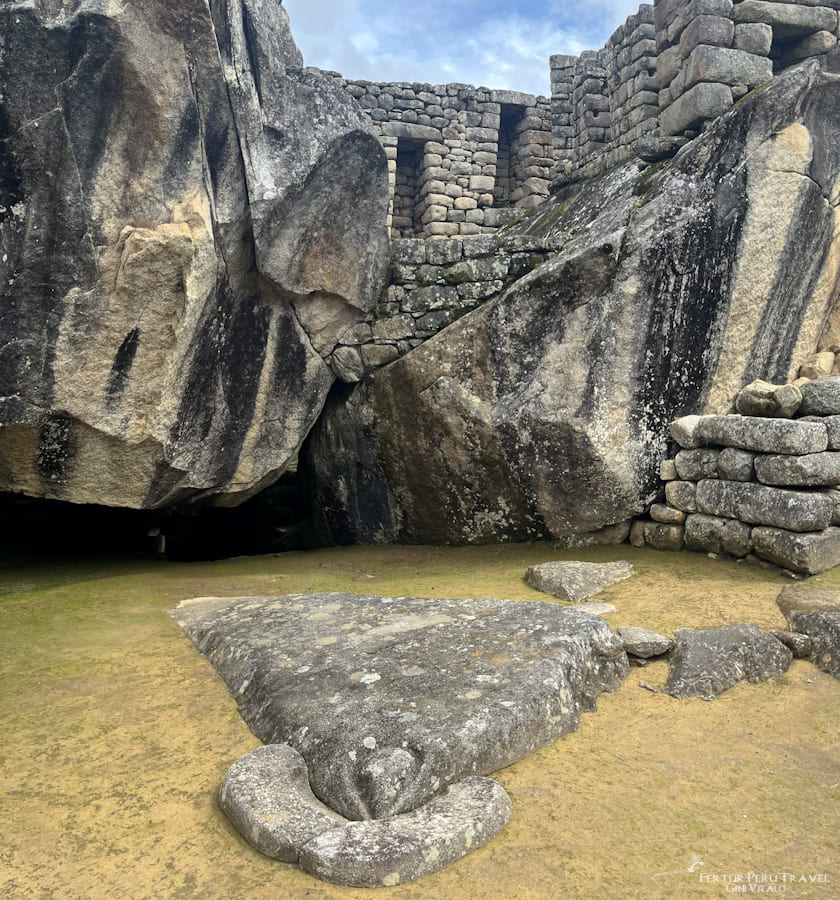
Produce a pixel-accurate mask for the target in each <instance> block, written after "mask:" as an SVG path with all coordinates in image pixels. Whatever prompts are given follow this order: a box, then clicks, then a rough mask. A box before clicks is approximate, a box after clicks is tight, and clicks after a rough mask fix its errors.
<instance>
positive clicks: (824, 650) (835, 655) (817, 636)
mask: <svg viewBox="0 0 840 900" xmlns="http://www.w3.org/2000/svg"><path fill="white" fill-rule="evenodd" d="M788 621H789V622H790V627H791V628H792V629H793V630H794V631H796V632H798V633H799V634H806V635H808V637H809V638H810V639H811V655H810V659H811V662H812V663H813V664H814V665H815V666H816V667H817V668H818V669H820V670H822V671H823V672H827V673H828V674H829V675H832V676H833V677H834V678H838V679H840V610H834V611H830V610H824V611H822V612H801V611H797V612H792V613H791V614H790V618H789V619H788Z"/></svg>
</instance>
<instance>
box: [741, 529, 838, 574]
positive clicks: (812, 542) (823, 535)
mask: <svg viewBox="0 0 840 900" xmlns="http://www.w3.org/2000/svg"><path fill="white" fill-rule="evenodd" d="M751 536H752V542H753V546H754V547H755V552H756V553H757V554H758V555H759V556H761V557H762V558H763V559H768V560H770V562H773V563H776V565H778V566H782V567H783V568H785V569H790V571H791V572H798V573H799V574H801V575H819V574H820V572H827V571H828V570H829V569H833V568H834V567H835V566H838V565H840V528H826V529H825V530H824V531H815V532H811V533H809V534H801V533H797V532H794V531H788V530H786V529H784V528H765V527H764V526H757V527H756V528H753V530H752V535H751Z"/></svg>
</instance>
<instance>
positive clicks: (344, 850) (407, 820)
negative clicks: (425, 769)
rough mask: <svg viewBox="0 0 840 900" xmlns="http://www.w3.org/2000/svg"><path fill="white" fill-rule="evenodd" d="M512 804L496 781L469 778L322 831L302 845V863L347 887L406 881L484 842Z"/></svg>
mask: <svg viewBox="0 0 840 900" xmlns="http://www.w3.org/2000/svg"><path fill="white" fill-rule="evenodd" d="M510 808H511V807H510V799H509V798H508V795H507V794H506V793H505V790H504V788H503V787H502V786H501V785H500V784H498V783H497V782H495V781H492V780H491V779H489V778H480V777H477V776H471V777H468V778H465V779H463V781H459V782H458V783H457V784H455V785H453V786H452V787H450V788H449V790H448V791H447V792H446V793H445V794H444V795H443V796H441V797H438V798H437V799H435V800H432V801H431V802H430V803H426V804H425V805H423V806H420V807H419V808H417V809H415V810H413V811H411V812H407V813H404V814H402V815H398V816H392V817H390V818H386V819H376V820H374V821H365V822H350V823H348V824H347V825H345V826H343V827H341V828H335V829H333V830H331V831H326V832H323V833H322V834H320V835H318V836H317V837H315V838H314V839H313V840H311V841H310V842H309V843H308V844H307V845H306V846H305V847H304V848H303V851H302V853H301V856H300V865H301V868H302V869H303V870H304V871H305V872H308V873H309V874H310V875H314V876H316V877H317V878H320V879H322V880H324V881H330V882H332V883H334V884H343V885H347V886H350V887H394V886H396V885H399V884H406V883H408V882H410V881H414V880H416V879H417V878H421V877H423V876H424V875H430V874H431V873H432V872H437V871H438V870H439V869H442V868H444V866H448V865H449V864H450V863H452V862H455V860H457V859H460V858H461V857H462V856H465V855H466V854H468V853H471V852H472V851H473V850H477V849H478V848H479V847H482V846H484V844H486V843H487V842H488V841H489V840H491V839H492V838H493V837H494V836H495V835H496V834H498V833H499V832H500V831H501V830H502V828H504V826H505V825H506V824H507V822H508V819H509V818H510Z"/></svg>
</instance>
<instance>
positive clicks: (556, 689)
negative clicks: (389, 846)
mask: <svg viewBox="0 0 840 900" xmlns="http://www.w3.org/2000/svg"><path fill="white" fill-rule="evenodd" d="M173 615H174V617H175V618H176V620H177V621H178V622H179V624H180V625H181V626H182V627H183V628H184V630H185V631H186V632H187V634H188V635H189V636H190V637H191V638H192V640H193V642H194V643H195V644H196V646H197V647H198V648H199V650H200V651H201V652H202V653H203V654H204V655H205V656H206V657H207V658H208V659H209V660H210V661H211V662H212V663H213V665H214V666H215V667H216V669H217V670H218V671H219V673H220V674H221V676H222V677H223V678H224V679H225V681H226V682H227V684H228V687H229V688H230V690H231V692H232V693H233V695H234V697H235V698H236V700H237V703H238V704H239V709H240V712H241V713H242V716H243V718H244V719H245V721H246V722H247V723H248V725H249V726H250V728H251V730H252V731H253V732H254V733H255V734H256V735H257V736H258V737H259V738H260V739H261V740H263V741H265V742H266V743H278V744H279V743H285V744H289V745H291V746H292V747H294V748H295V749H296V750H297V751H298V752H299V753H300V754H301V755H302V756H303V757H304V759H305V760H306V762H307V765H308V767H309V779H310V784H311V786H312V790H313V792H314V793H315V795H316V796H317V797H318V798H319V799H320V800H321V801H323V802H324V803H326V804H327V805H328V806H329V807H330V808H331V809H334V810H335V811H336V812H338V813H340V814H341V815H343V816H345V817H346V818H348V819H369V818H384V817H386V816H391V815H395V814H397V813H401V812H407V811H409V810H412V809H416V808H417V807H418V806H420V805H422V804H423V803H425V802H427V801H428V800H430V799H432V798H433V797H435V796H436V795H438V794H440V793H441V792H442V791H443V790H444V789H445V788H446V787H447V785H450V784H452V783H454V782H456V781H459V780H460V779H461V778H463V777H465V776H467V775H474V774H479V775H487V774H490V773H491V772H495V771H497V770H499V769H502V768H504V767H505V766H508V765H511V764H512V763H514V762H516V761H517V760H519V759H522V758H523V757H525V756H527V755H528V754H530V753H532V752H533V751H534V750H536V749H537V748H538V747H541V746H544V745H545V744H548V743H550V742H551V741H553V740H554V739H555V738H557V737H559V736H560V735H562V734H565V733H567V732H569V731H573V730H575V729H576V728H577V725H578V720H579V717H580V712H581V710H583V709H592V708H593V707H594V702H595V698H596V697H597V695H598V694H599V693H601V692H602V691H604V690H613V689H615V688H616V687H618V685H619V683H620V679H621V678H622V677H623V676H624V675H625V674H626V673H627V666H628V663H627V657H626V655H625V653H624V651H623V649H622V644H621V641H620V640H619V639H618V638H617V637H616V636H615V635H614V634H613V633H612V632H611V631H610V629H609V627H608V626H607V625H606V624H605V623H604V622H603V621H601V620H600V619H598V618H596V617H595V616H589V615H586V614H584V613H580V612H578V611H577V610H574V609H568V608H564V607H560V606H557V605H556V604H552V603H540V602H536V603H534V602H530V603H526V602H516V601H511V600H488V599H479V600H439V599H418V598H406V597H399V598H393V597H372V596H359V595H357V594H344V593H333V594H293V595H290V596H285V597H250V598H249V597H244V598H237V599H230V598H221V599H220V598H209V599H208V598H205V599H198V600H191V601H186V602H184V603H182V604H181V605H180V606H179V607H178V608H177V609H176V610H175V611H174V612H173Z"/></svg>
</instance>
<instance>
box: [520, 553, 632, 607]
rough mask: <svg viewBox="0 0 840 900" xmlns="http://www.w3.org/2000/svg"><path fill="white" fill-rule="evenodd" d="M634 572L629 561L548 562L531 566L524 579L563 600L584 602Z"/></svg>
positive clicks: (538, 589) (538, 588) (535, 587)
mask: <svg viewBox="0 0 840 900" xmlns="http://www.w3.org/2000/svg"><path fill="white" fill-rule="evenodd" d="M632 574H633V566H632V565H631V564H630V563H629V562H625V561H624V560H619V561H617V562H610V563H587V562H576V561H575V562H547V563H540V564H539V565H536V566H530V567H529V568H528V570H527V572H526V573H525V580H526V581H527V582H528V584H529V585H530V586H531V587H532V588H534V590H536V591H542V592H543V593H545V594H551V596H552V597H557V598H559V599H560V600H570V601H571V602H572V603H581V602H583V601H584V600H586V599H587V598H588V597H591V596H593V594H597V593H599V592H600V591H602V590H603V589H604V588H606V587H609V586H610V585H611V584H617V583H618V582H619V581H624V579H625V578H629V577H630V576H631V575H632Z"/></svg>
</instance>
